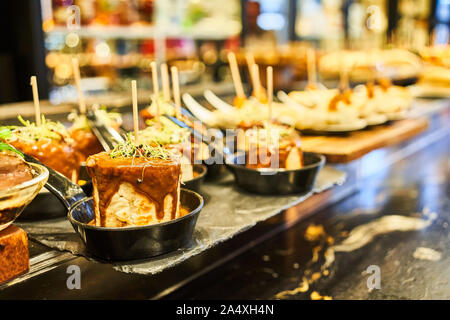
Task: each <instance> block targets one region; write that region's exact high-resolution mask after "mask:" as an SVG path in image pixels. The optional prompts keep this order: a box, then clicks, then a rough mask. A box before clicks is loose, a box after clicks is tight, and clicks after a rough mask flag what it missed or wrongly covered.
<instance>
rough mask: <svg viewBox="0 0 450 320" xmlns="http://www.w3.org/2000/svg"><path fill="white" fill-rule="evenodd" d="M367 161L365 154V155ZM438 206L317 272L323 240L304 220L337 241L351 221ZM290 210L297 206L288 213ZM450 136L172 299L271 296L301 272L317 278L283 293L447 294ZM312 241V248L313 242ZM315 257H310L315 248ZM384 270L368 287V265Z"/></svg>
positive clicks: (293, 283)
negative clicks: (420, 252) (418, 253)
mask: <svg viewBox="0 0 450 320" xmlns="http://www.w3.org/2000/svg"><path fill="white" fill-rule="evenodd" d="M371 158H372V159H371V166H379V165H380V162H384V161H389V160H390V157H389V156H388V155H386V151H385V150H379V151H377V152H375V153H374V154H373V155H372V156H371ZM368 160H369V159H368ZM427 212H428V213H429V214H431V213H436V214H437V215H438V217H437V219H436V220H435V222H434V223H433V224H432V225H431V226H430V227H428V228H425V229H422V230H417V231H406V232H401V231H395V232H391V233H386V234H381V235H378V236H377V237H375V238H374V239H373V240H372V241H371V242H369V243H368V244H367V245H366V246H364V247H362V248H360V249H358V250H354V251H352V252H341V253H336V260H335V261H334V263H333V264H332V265H331V266H330V267H329V268H327V270H328V272H329V274H328V276H325V275H324V274H323V273H322V272H323V270H322V266H323V265H324V262H325V259H324V252H325V250H326V249H327V248H329V247H330V244H329V243H327V241H326V240H325V239H323V238H322V239H321V240H319V241H307V240H306V239H305V232H306V230H307V228H308V226H310V225H312V224H314V225H321V226H323V227H324V230H325V232H326V234H327V235H329V236H331V237H332V238H333V239H334V241H335V242H336V243H339V242H340V241H341V240H342V239H344V238H345V235H344V234H345V233H348V232H349V231H351V230H352V229H353V228H355V227H357V226H359V225H362V224H365V223H369V222H371V221H374V220H376V219H379V218H381V217H384V216H388V215H401V216H407V217H420V216H423V214H424V213H427ZM292 214H294V213H292ZM449 224H450V135H447V136H446V137H445V138H444V139H443V140H441V141H440V142H439V143H434V144H432V145H430V146H428V147H427V148H425V149H424V150H421V151H419V152H417V153H414V154H413V155H412V156H410V157H407V158H405V159H403V160H401V161H399V162H397V163H396V164H394V165H393V166H392V167H389V168H386V169H384V170H382V171H381V172H379V173H378V174H376V175H375V176H372V177H370V178H368V179H365V180H364V181H362V182H361V190H360V192H358V193H356V194H354V195H353V196H351V197H348V198H347V199H345V200H343V201H341V202H339V203H337V204H335V205H333V206H331V207H329V208H327V209H325V210H322V211H320V212H318V213H317V214H315V215H314V216H311V217H310V218H309V219H307V220H305V221H303V222H301V223H300V224H298V225H296V226H294V227H293V228H291V229H288V230H286V231H285V232H282V233H280V234H278V236H275V237H273V238H271V239H270V240H268V241H265V242H264V243H262V244H260V245H258V246H256V247H254V248H253V249H251V250H249V251H248V252H246V253H245V254H242V255H240V256H238V257H236V258H234V259H233V260H231V261H229V262H228V263H226V264H223V265H222V266H221V267H219V268H216V269H214V271H211V272H209V273H208V274H206V275H203V276H202V277H200V278H198V279H197V280H196V281H194V282H191V283H190V284H188V285H186V286H184V287H183V288H181V289H179V290H176V291H174V292H173V293H172V294H171V295H169V296H167V298H169V299H274V298H276V297H277V294H279V293H280V292H282V291H285V290H295V289H296V288H299V287H300V285H301V282H302V279H303V277H307V278H310V277H311V276H312V275H313V274H315V273H319V275H320V277H319V279H317V280H316V281H315V282H314V283H312V284H310V287H309V290H307V291H306V292H297V293H294V294H288V295H285V296H284V297H282V298H283V299H311V293H312V292H314V291H316V292H318V293H319V294H320V295H322V296H323V295H327V296H330V297H332V298H333V299H450V263H449V262H450V261H449V259H450V258H449V257H450V232H449ZM418 247H425V248H430V249H433V250H436V251H437V252H440V253H441V254H442V258H441V259H440V260H438V261H428V260H420V259H417V258H414V256H413V254H414V252H415V250H416V249H417V248H418ZM315 248H316V249H315ZM314 250H317V253H318V259H317V261H315V262H314V259H313V257H314V254H313V251H314ZM371 265H376V266H379V268H380V270H381V289H372V290H370V289H369V288H368V287H367V280H368V278H369V276H370V274H368V273H367V272H366V270H367V268H368V267H369V266H371Z"/></svg>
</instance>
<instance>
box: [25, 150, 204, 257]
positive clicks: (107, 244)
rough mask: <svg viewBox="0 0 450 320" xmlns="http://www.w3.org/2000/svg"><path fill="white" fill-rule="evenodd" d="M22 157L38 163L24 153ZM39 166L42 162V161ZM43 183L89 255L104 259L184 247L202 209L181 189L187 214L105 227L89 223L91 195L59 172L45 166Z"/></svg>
mask: <svg viewBox="0 0 450 320" xmlns="http://www.w3.org/2000/svg"><path fill="white" fill-rule="evenodd" d="M25 160H26V161H28V162H34V163H38V164H41V163H40V162H39V161H37V160H36V159H34V158H32V157H30V156H28V155H25ZM41 165H42V164H41ZM47 169H48V171H49V178H48V181H47V184H46V185H45V186H46V188H47V189H48V190H50V192H52V193H53V194H54V195H55V196H56V197H57V198H58V199H59V200H60V201H61V203H62V204H63V206H64V207H65V208H66V212H68V213H67V216H68V219H69V221H70V223H71V224H72V226H73V228H74V229H75V231H76V232H77V233H78V235H79V236H80V238H81V240H82V241H83V242H84V244H85V246H86V249H87V251H88V252H90V253H91V254H92V255H94V256H96V257H98V258H101V259H103V260H134V259H143V258H149V257H153V256H157V255H161V254H164V253H168V252H171V251H174V250H176V249H179V248H181V247H183V246H186V245H187V244H189V243H190V241H191V240H192V236H193V232H194V229H195V224H196V222H197V218H198V215H199V213H200V211H201V209H202V208H203V203H204V201H203V197H202V196H201V195H199V194H198V193H196V192H194V191H191V190H187V189H183V188H182V189H181V192H180V203H181V206H183V207H184V208H186V209H187V210H188V212H189V213H188V214H187V215H185V216H183V217H181V218H178V219H175V220H171V221H168V222H164V223H158V224H153V225H145V226H136V227H123V228H105V227H97V226H92V225H89V224H88V223H89V222H90V221H91V220H92V219H93V218H94V217H95V213H94V209H93V202H92V198H91V197H87V196H86V194H85V192H84V191H83V189H82V188H81V187H80V186H79V185H77V184H75V183H73V182H71V181H70V180H69V179H67V178H66V177H65V176H63V175H62V174H60V173H58V172H56V171H55V170H53V169H51V168H48V167H47Z"/></svg>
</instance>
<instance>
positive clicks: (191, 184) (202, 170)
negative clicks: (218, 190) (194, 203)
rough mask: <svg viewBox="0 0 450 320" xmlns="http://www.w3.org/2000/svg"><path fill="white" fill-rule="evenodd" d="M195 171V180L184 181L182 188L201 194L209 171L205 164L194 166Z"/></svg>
mask: <svg viewBox="0 0 450 320" xmlns="http://www.w3.org/2000/svg"><path fill="white" fill-rule="evenodd" d="M193 170H194V178H193V179H191V180H188V181H184V182H183V183H182V186H183V187H184V188H186V189H189V190H192V191H195V192H200V187H201V186H202V184H203V181H205V177H206V175H207V172H208V169H207V168H206V166H205V165H204V164H194V166H193Z"/></svg>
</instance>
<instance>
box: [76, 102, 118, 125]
mask: <svg viewBox="0 0 450 320" xmlns="http://www.w3.org/2000/svg"><path fill="white" fill-rule="evenodd" d="M93 108H94V109H96V112H95V113H96V115H97V117H99V118H100V119H101V120H102V121H103V123H105V124H106V125H108V126H115V125H118V126H120V125H121V124H122V115H121V114H120V113H118V112H108V111H107V110H106V107H105V106H101V107H100V108H99V109H98V107H96V106H93ZM68 119H69V121H72V122H73V124H72V129H73V130H90V127H89V124H88V121H87V118H86V116H85V115H81V114H78V113H77V112H72V113H70V114H69V116H68Z"/></svg>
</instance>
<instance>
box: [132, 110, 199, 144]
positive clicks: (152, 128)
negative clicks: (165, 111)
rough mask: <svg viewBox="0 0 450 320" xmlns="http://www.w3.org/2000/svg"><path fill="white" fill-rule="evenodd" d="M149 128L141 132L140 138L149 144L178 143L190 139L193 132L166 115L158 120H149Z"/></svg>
mask: <svg viewBox="0 0 450 320" xmlns="http://www.w3.org/2000/svg"><path fill="white" fill-rule="evenodd" d="M146 124H147V125H148V127H147V128H145V129H144V130H141V131H140V132H139V140H140V141H142V142H144V143H147V144H151V145H153V144H160V145H163V146H164V145H168V144H178V143H182V142H186V141H189V137H190V135H191V132H190V131H189V130H188V129H186V128H180V127H179V126H178V125H176V124H175V123H173V122H172V121H170V120H169V119H167V118H165V117H160V118H159V119H158V120H147V122H146Z"/></svg>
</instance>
